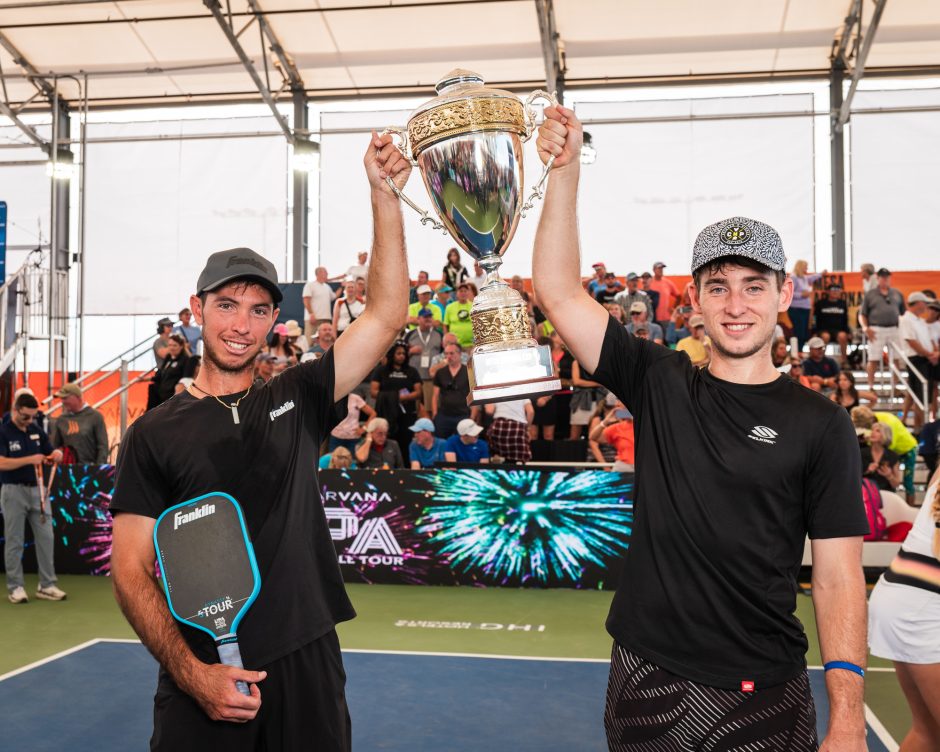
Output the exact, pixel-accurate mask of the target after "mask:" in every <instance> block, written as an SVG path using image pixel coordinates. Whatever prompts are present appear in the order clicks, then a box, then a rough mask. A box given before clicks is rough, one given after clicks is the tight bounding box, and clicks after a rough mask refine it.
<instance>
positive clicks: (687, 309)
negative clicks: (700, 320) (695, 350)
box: [664, 306, 692, 348]
mask: <svg viewBox="0 0 940 752" xmlns="http://www.w3.org/2000/svg"><path fill="white" fill-rule="evenodd" d="M691 313H692V306H679V307H678V308H676V310H674V311H673V312H672V318H671V319H669V323H668V324H666V331H665V335H664V337H665V338H664V343H665V344H666V346H667V347H673V348H674V347H675V346H676V345H677V344H679V340H680V339H684V338H685V337H689V336H691V334H692V332H690V331H689V328H688V325H687V320H688V316H690V315H691Z"/></svg>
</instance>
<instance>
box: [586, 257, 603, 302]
mask: <svg viewBox="0 0 940 752" xmlns="http://www.w3.org/2000/svg"><path fill="white" fill-rule="evenodd" d="M591 268H592V269H593V270H594V276H593V277H588V278H587V280H585V282H584V286H585V288H586V289H587V291H588V295H590V296H591V297H592V298H593V297H594V296H595V295H597V291H598V290H600V289H601V288H602V287H605V286H606V284H607V282H606V280H605V275H606V274H607V265H606V264H605V263H604V262H603V261H596V262H594V263H593V264H591Z"/></svg>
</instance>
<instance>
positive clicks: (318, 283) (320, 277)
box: [301, 266, 336, 337]
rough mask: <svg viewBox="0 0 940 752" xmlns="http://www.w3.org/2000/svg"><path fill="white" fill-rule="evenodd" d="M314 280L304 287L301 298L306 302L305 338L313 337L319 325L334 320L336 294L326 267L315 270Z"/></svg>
mask: <svg viewBox="0 0 940 752" xmlns="http://www.w3.org/2000/svg"><path fill="white" fill-rule="evenodd" d="M314 275H315V276H314V279H312V280H310V281H309V282H307V284H305V285H304V289H303V292H302V293H301V297H302V298H303V302H304V310H305V311H306V312H307V314H306V316H305V317H304V331H303V332H302V333H303V334H304V336H307V337H309V336H311V335H312V334H313V333H314V331H315V330H316V328H317V326H318V325H319V324H322V323H323V322H330V321H332V319H333V301H334V300H336V293H335V292H333V288H332V287H331V286H330V284H329V282H328V281H327V280H328V279H329V275H328V274H327V271H326V267H325V266H318V267H317V268H316V269H315V270H314Z"/></svg>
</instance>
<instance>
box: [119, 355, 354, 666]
mask: <svg viewBox="0 0 940 752" xmlns="http://www.w3.org/2000/svg"><path fill="white" fill-rule="evenodd" d="M333 379H334V372H333V352H332V350H330V351H328V352H327V353H326V354H325V355H324V356H323V357H322V358H320V359H319V360H315V361H311V362H309V363H301V364H300V365H297V366H294V367H293V368H288V369H287V370H286V371H284V372H283V373H282V374H280V375H278V376H276V377H275V378H273V379H271V381H269V382H268V383H267V384H263V385H259V384H257V383H255V384H254V385H253V386H252V388H251V392H249V393H248V395H247V396H246V397H245V398H244V399H243V400H242V402H241V404H240V405H239V406H238V414H239V419H240V423H239V424H237V425H236V424H235V423H234V421H233V420H232V413H231V411H229V410H226V409H225V408H223V407H222V406H221V405H220V404H219V403H218V402H217V401H216V400H215V399H212V398H211V397H206V398H204V399H197V398H196V397H193V396H192V395H191V394H189V392H183V393H181V394H177V395H176V396H175V397H173V398H172V399H170V400H168V401H167V402H164V403H163V404H162V405H160V406H159V407H158V408H156V409H154V410H151V411H150V412H148V413H146V414H145V415H143V416H141V417H140V418H139V419H138V420H137V421H135V422H134V424H133V425H132V426H131V428H130V430H129V431H128V432H127V435H126V436H125V437H124V440H123V441H122V442H121V451H120V454H119V456H118V461H117V476H116V479H115V487H114V496H113V498H112V500H111V511H112V512H114V513H118V512H130V513H133V514H139V515H143V516H145V517H154V518H156V517H158V516H159V515H160V514H161V512H163V510H165V509H166V508H167V507H171V506H173V505H174V504H178V503H180V502H183V501H186V500H188V499H192V498H194V497H196V496H200V495H202V494H205V493H209V492H211V491H222V492H224V493H228V494H231V495H232V496H233V497H235V499H236V500H238V502H239V503H240V504H241V507H242V510H243V511H244V513H245V521H246V523H247V525H248V533H249V535H250V537H251V541H252V543H253V544H254V549H255V555H256V556H257V559H258V568H259V570H260V572H261V592H260V593H259V595H258V599H257V600H256V601H255V603H254V604H253V605H252V607H251V608H250V609H249V610H248V611H247V613H246V614H245V618H244V620H243V621H242V623H241V626H240V627H239V630H238V643H239V646H240V648H241V654H242V658H243V660H244V663H245V666H246V667H249V668H257V667H259V666H262V665H264V664H266V663H269V662H271V661H273V660H276V659H278V658H280V657H282V656H284V655H287V654H288V653H291V652H292V651H294V650H296V649H297V648H300V647H302V646H303V645H306V644H307V643H309V642H311V641H313V640H315V639H317V638H318V637H321V636H322V635H324V634H326V633H327V632H329V631H330V630H331V629H332V628H333V627H334V626H335V625H336V623H337V622H341V621H346V620H348V619H352V618H353V617H354V616H355V611H354V610H353V608H352V604H351V603H350V602H349V598H348V597H347V596H346V590H345V588H344V587H343V578H342V575H341V574H340V569H339V564H338V562H337V560H336V553H335V551H334V549H333V543H332V540H331V539H330V532H329V529H328V528H327V521H326V515H325V513H324V511H323V504H322V502H321V499H320V493H319V490H318V489H319V487H320V485H319V483H318V481H317V454H318V449H319V446H320V442H321V441H322V440H323V439H324V438H325V437H326V436H328V435H329V433H330V431H331V430H332V429H333V427H334V426H335V425H336V423H337V422H338V421H339V420H340V419H342V418H343V417H345V415H346V406H345V400H342V401H341V402H339V403H336V404H334V403H333ZM238 396H240V395H231V396H223V397H222V399H223V401H225V402H233V401H234V399H236V398H237V397H238ZM180 631H181V632H182V633H183V636H184V637H185V638H186V641H187V642H188V643H189V645H190V647H191V648H192V649H193V652H194V653H195V654H196V655H197V656H199V657H200V658H201V659H202V660H204V661H206V662H211V663H216V662H218V655H217V653H216V650H215V645H214V643H213V641H212V638H211V637H209V636H208V635H207V634H205V633H203V632H201V631H199V630H197V629H193V628H192V627H188V626H184V625H180Z"/></svg>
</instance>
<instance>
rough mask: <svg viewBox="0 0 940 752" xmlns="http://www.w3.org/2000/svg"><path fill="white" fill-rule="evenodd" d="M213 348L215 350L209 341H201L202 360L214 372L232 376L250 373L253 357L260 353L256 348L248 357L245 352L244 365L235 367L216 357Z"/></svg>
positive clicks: (239, 364) (240, 364)
mask: <svg viewBox="0 0 940 752" xmlns="http://www.w3.org/2000/svg"><path fill="white" fill-rule="evenodd" d="M214 348H215V344H214V343H212V342H210V341H209V340H206V339H204V340H203V341H202V349H203V353H202V356H203V359H204V360H205V361H206V362H208V363H209V364H211V366H212V367H213V368H215V369H216V370H218V371H223V372H225V373H232V374H238V373H244V372H245V371H250V370H251V368H252V366H253V365H254V362H255V357H256V356H257V355H258V352H260V348H258V350H257V351H255V352H252V353H251V354H250V355H249V354H248V353H249V351H248V350H246V351H245V362H244V363H238V364H236V365H229V364H228V363H225V362H223V361H222V359H221V358H219V357H218V356H217V355H216V353H215V349H214Z"/></svg>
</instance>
